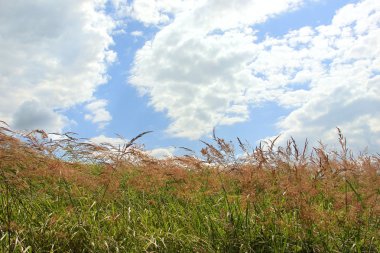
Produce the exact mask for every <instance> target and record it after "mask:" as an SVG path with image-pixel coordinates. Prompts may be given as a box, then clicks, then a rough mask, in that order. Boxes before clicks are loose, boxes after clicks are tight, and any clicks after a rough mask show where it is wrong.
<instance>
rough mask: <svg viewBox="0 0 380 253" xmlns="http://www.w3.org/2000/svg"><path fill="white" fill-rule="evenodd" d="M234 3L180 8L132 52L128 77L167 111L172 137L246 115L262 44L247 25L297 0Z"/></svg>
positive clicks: (194, 135)
mask: <svg viewBox="0 0 380 253" xmlns="http://www.w3.org/2000/svg"><path fill="white" fill-rule="evenodd" d="M232 2H233V3H232ZM232 2H231V1H225V2H222V3H221V2H217V1H208V2H202V3H203V4H199V5H197V6H196V7H195V8H194V9H191V10H188V11H187V12H182V13H181V15H178V16H177V18H176V19H174V21H173V22H172V23H171V24H170V25H168V26H166V27H164V28H163V29H162V30H161V31H160V32H158V33H157V35H156V36H155V38H154V39H153V40H152V41H148V42H146V44H145V45H144V47H143V48H142V49H141V50H139V51H138V52H137V54H136V58H135V62H134V66H133V69H132V76H131V78H130V82H131V83H132V84H133V85H134V86H136V87H137V88H138V89H139V90H140V91H141V92H142V93H148V94H149V96H150V97H151V105H152V106H153V107H154V108H155V109H156V110H159V111H166V112H167V115H168V117H169V118H170V119H171V120H172V121H173V123H172V124H171V125H170V127H169V130H168V131H169V132H170V133H172V134H173V135H175V136H182V137H188V138H191V139H197V138H199V137H200V136H202V135H203V134H205V133H208V132H210V131H211V130H212V128H213V127H214V126H215V125H218V124H234V123H237V122H242V121H245V120H247V119H248V114H249V112H248V103H249V100H250V98H248V97H247V96H245V93H246V90H247V84H249V83H252V82H255V78H254V77H253V76H252V75H251V70H250V69H249V68H248V65H249V62H251V61H252V60H253V57H254V56H255V55H257V52H258V51H259V50H260V47H258V45H256V44H255V43H254V41H255V40H256V37H255V32H254V31H253V30H252V29H251V28H249V27H248V26H247V25H248V24H254V23H257V22H263V21H264V20H265V19H267V18H268V17H270V16H273V15H276V14H279V13H281V12H284V11H289V10H290V9H293V8H295V7H296V6H298V5H299V4H300V2H301V1H298V0H289V1H267V2H270V3H272V4H273V5H275V6H276V7H275V8H269V5H268V3H263V2H262V1H251V2H249V1H232ZM275 3H276V4H277V5H276V4H275ZM260 8H261V9H260ZM242 11H243V12H244V13H245V14H246V15H245V14H244V13H243V14H242V13H241V12H242ZM221 13H222V14H221ZM248 13H249V15H248ZM230 18H231V19H230ZM241 18H243V19H241ZM227 20H229V21H227ZM218 29H219V30H220V31H218Z"/></svg>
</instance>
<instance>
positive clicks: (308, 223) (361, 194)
mask: <svg viewBox="0 0 380 253" xmlns="http://www.w3.org/2000/svg"><path fill="white" fill-rule="evenodd" d="M143 134H145V133H143ZM143 134H141V135H139V136H137V137H136V138H134V139H133V140H132V141H130V142H126V144H125V145H124V146H121V147H115V146H112V145H110V144H106V143H104V144H101V145H95V144H93V143H89V142H88V141H87V140H82V139H79V138H77V137H75V135H74V134H71V133H68V134H65V135H56V136H55V138H54V139H51V138H50V137H51V135H48V134H46V133H45V132H43V131H32V132H29V133H26V132H15V131H12V130H10V129H9V127H8V126H6V125H5V123H3V125H2V126H1V128H0V251H1V252H380V201H379V197H380V173H379V172H380V157H379V156H378V155H361V156H357V157H354V156H353V155H352V154H350V152H349V150H348V149H347V147H346V141H345V139H344V137H343V135H342V133H341V132H340V130H339V131H338V142H339V143H340V144H341V147H342V148H341V150H340V151H327V150H326V149H325V148H323V146H321V147H315V148H311V147H308V145H307V143H305V144H304V145H303V146H302V147H299V146H298V145H297V144H296V143H295V141H294V140H292V139H291V140H290V141H289V142H288V144H287V145H286V146H285V147H276V145H275V143H274V141H272V142H271V141H269V142H268V143H263V144H262V145H259V146H258V147H255V148H251V147H249V145H248V144H245V143H243V142H242V141H241V140H240V139H239V140H238V146H237V147H234V146H233V144H232V143H231V142H228V141H225V140H223V139H221V138H219V137H217V136H216V135H215V134H214V136H213V141H212V142H211V143H206V142H205V143H204V144H205V147H204V148H203V149H202V150H201V153H200V155H199V157H194V156H191V155H189V156H182V157H175V158H167V159H163V160H158V159H155V158H152V157H149V156H148V155H147V154H146V153H145V152H144V151H143V150H142V148H141V147H140V146H138V145H136V144H135V141H136V140H137V139H138V138H140V137H142V136H143ZM237 148H238V149H239V150H238V151H236V150H235V149H237Z"/></svg>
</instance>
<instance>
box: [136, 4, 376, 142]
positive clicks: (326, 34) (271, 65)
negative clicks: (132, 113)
mask: <svg viewBox="0 0 380 253" xmlns="http://www.w3.org/2000/svg"><path fill="white" fill-rule="evenodd" d="M275 2H276V3H277V5H276V4H274V3H275ZM223 3H224V4H220V2H218V3H217V1H207V2H204V4H200V5H199V6H197V7H196V8H193V9H191V10H189V11H184V12H182V13H181V14H180V15H177V16H176V17H175V19H173V21H172V22H171V23H170V24H168V25H167V26H165V27H163V28H162V29H161V30H160V31H159V32H158V33H157V34H156V36H155V38H154V39H152V40H151V41H148V42H146V43H145V45H144V46H143V48H142V49H140V50H139V51H138V52H137V54H136V57H135V61H134V66H133V69H132V75H131V77H130V80H129V81H130V83H131V84H132V85H134V86H135V87H137V88H138V89H139V90H140V92H141V93H142V94H146V95H148V96H149V98H150V104H151V106H153V107H154V108H155V109H156V110H158V111H164V112H166V114H167V115H168V117H169V118H170V119H171V120H172V124H171V125H170V126H169V128H168V131H169V132H170V133H171V134H173V135H175V136H181V137H187V138H191V139H197V138H199V137H200V136H202V135H204V134H207V133H209V132H210V131H211V129H212V128H213V127H214V126H216V125H223V124H234V123H236V122H241V121H245V120H247V118H248V111H249V107H250V106H252V105H253V106H254V105H258V104H260V103H263V102H268V101H269V102H275V103H278V104H279V105H280V106H283V107H286V108H290V109H292V110H293V111H292V112H291V113H290V114H289V115H287V116H286V117H284V118H283V119H282V120H280V121H279V122H278V124H277V126H278V128H279V132H281V133H282V136H283V137H282V138H283V139H285V138H288V137H290V136H291V135H293V136H297V137H300V138H303V137H315V139H316V138H320V139H323V140H326V139H327V141H330V140H332V138H334V139H336V134H335V132H334V131H335V130H334V128H335V126H340V127H342V128H346V129H347V130H348V131H347V134H348V137H349V139H350V140H351V142H353V143H355V145H359V146H360V145H364V144H365V143H369V144H370V145H378V144H379V139H380V133H379V131H378V127H376V122H378V121H377V120H376V119H378V118H379V116H380V115H379V114H378V112H377V109H376V108H379V107H378V102H379V99H380V92H379V91H380V80H379V79H380V77H379V73H380V70H379V68H380V57H379V55H380V51H379V49H380V46H379V45H380V41H379V40H380V33H379V32H380V27H379V26H380V22H379V21H380V3H379V2H378V1H376V0H363V1H360V2H358V3H356V4H348V5H346V6H345V7H343V8H342V9H340V10H338V11H337V13H336V15H335V16H334V18H333V20H332V21H331V23H330V24H329V25H324V26H318V27H303V28H300V29H298V30H294V31H290V32H289V33H287V34H286V35H284V36H281V37H267V38H265V39H264V40H263V41H258V40H257V39H256V37H255V30H254V25H255V24H256V23H259V22H265V20H266V19H268V18H272V17H274V16H275V15H278V14H280V13H282V12H286V11H290V10H294V9H295V8H298V7H299V6H300V5H301V4H302V2H301V1H280V2H277V1H237V0H236V1H228V2H227V1H226V2H223ZM273 6H276V7H275V8H270V7H273ZM242 12H243V13H242ZM245 12H247V13H246V14H244V13H245ZM220 13H222V14H220ZM248 13H250V14H249V15H248ZM218 14H219V16H218ZM253 116H254V115H253ZM370 119H372V120H370ZM333 132H334V134H333ZM369 139H370V140H369ZM368 140H369V142H367V141H368ZM377 147H379V146H377Z"/></svg>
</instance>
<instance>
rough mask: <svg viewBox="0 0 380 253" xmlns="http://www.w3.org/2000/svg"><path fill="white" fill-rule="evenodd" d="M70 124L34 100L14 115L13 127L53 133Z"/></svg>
mask: <svg viewBox="0 0 380 253" xmlns="http://www.w3.org/2000/svg"><path fill="white" fill-rule="evenodd" d="M68 122H69V120H68V119H67V118H66V117H64V116H62V115H61V114H59V113H57V112H55V111H53V110H51V109H50V108H48V107H46V106H44V105H42V104H40V103H39V102H38V101H35V100H32V101H26V102H25V103H23V104H22V105H21V106H20V107H19V108H18V109H17V111H16V112H15V113H14V120H13V126H14V128H16V129H27V130H34V129H43V130H45V131H48V132H51V131H56V130H57V129H60V128H61V127H62V126H63V125H65V124H67V123H68Z"/></svg>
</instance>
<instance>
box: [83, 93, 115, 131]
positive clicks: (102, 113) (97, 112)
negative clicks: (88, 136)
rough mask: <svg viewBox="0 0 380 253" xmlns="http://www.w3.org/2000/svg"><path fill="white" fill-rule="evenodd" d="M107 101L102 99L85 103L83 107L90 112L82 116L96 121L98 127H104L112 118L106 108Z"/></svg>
mask: <svg viewBox="0 0 380 253" xmlns="http://www.w3.org/2000/svg"><path fill="white" fill-rule="evenodd" d="M106 106H107V101H106V100H104V99H99V100H94V101H92V102H90V103H89V104H87V105H86V106H85V108H86V109H87V110H88V111H89V112H90V113H89V114H86V115H85V116H84V118H85V119H86V120H89V121H91V122H92V123H96V124H98V125H99V127H100V128H104V127H105V126H106V125H107V123H108V122H109V121H111V120H112V116H111V114H110V113H109V112H108V111H107V110H106V108H105V107H106Z"/></svg>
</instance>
